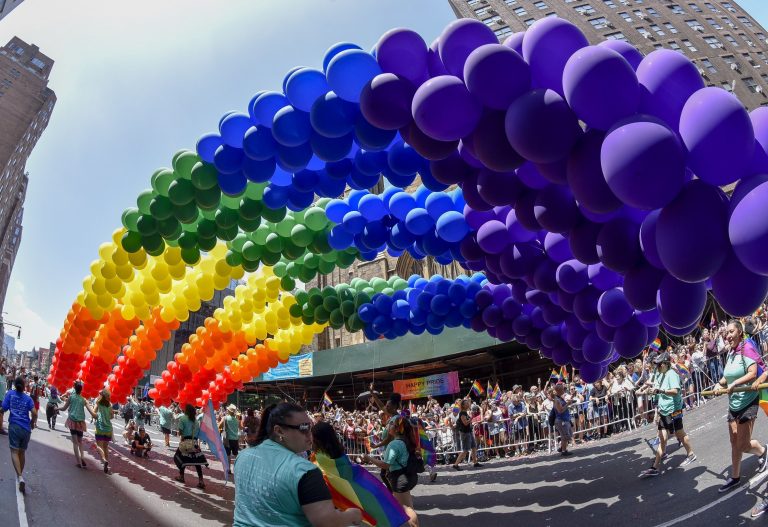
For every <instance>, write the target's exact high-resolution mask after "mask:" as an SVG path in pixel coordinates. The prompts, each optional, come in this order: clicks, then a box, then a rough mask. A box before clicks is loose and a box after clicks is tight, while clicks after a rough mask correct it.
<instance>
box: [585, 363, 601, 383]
mask: <svg viewBox="0 0 768 527" xmlns="http://www.w3.org/2000/svg"><path fill="white" fill-rule="evenodd" d="M579 375H581V378H582V379H584V381H585V382H588V383H593V382H595V381H597V380H599V379H602V378H603V377H604V376H605V375H604V374H603V369H602V367H601V366H600V365H599V364H592V363H591V362H585V363H584V364H582V365H581V368H579Z"/></svg>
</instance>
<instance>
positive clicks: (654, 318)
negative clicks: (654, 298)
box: [635, 307, 661, 338]
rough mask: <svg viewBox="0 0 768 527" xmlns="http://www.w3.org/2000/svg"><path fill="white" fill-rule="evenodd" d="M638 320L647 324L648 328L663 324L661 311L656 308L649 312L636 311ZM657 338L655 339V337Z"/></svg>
mask: <svg viewBox="0 0 768 527" xmlns="http://www.w3.org/2000/svg"><path fill="white" fill-rule="evenodd" d="M635 316H636V317H637V320H639V321H640V322H642V323H643V324H645V325H646V326H658V325H659V324H661V316H660V315H659V310H658V309H656V308H655V307H654V308H653V309H649V310H648V311H635ZM654 338H655V337H654Z"/></svg>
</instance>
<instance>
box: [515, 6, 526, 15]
mask: <svg viewBox="0 0 768 527" xmlns="http://www.w3.org/2000/svg"><path fill="white" fill-rule="evenodd" d="M512 12H513V13H515V14H516V15H517V16H525V15H527V14H528V11H526V10H525V8H524V7H516V8H514V9H513V10H512Z"/></svg>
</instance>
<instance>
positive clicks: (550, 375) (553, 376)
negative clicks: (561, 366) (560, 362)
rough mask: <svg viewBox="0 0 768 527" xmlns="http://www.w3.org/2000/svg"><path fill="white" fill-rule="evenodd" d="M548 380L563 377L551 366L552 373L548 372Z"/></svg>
mask: <svg viewBox="0 0 768 527" xmlns="http://www.w3.org/2000/svg"><path fill="white" fill-rule="evenodd" d="M549 380H550V381H562V380H563V379H562V378H561V377H560V374H559V373H557V370H556V369H554V368H552V373H550V374H549Z"/></svg>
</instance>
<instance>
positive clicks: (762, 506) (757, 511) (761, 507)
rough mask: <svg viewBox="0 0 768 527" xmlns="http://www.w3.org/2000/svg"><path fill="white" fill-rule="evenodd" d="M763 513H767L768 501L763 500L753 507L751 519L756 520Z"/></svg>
mask: <svg viewBox="0 0 768 527" xmlns="http://www.w3.org/2000/svg"><path fill="white" fill-rule="evenodd" d="M765 511H768V499H764V500H763V501H761V502H760V503H758V504H757V505H755V508H754V509H752V517H753V518H757V517H758V516H762V515H763V513H764V512H765Z"/></svg>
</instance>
